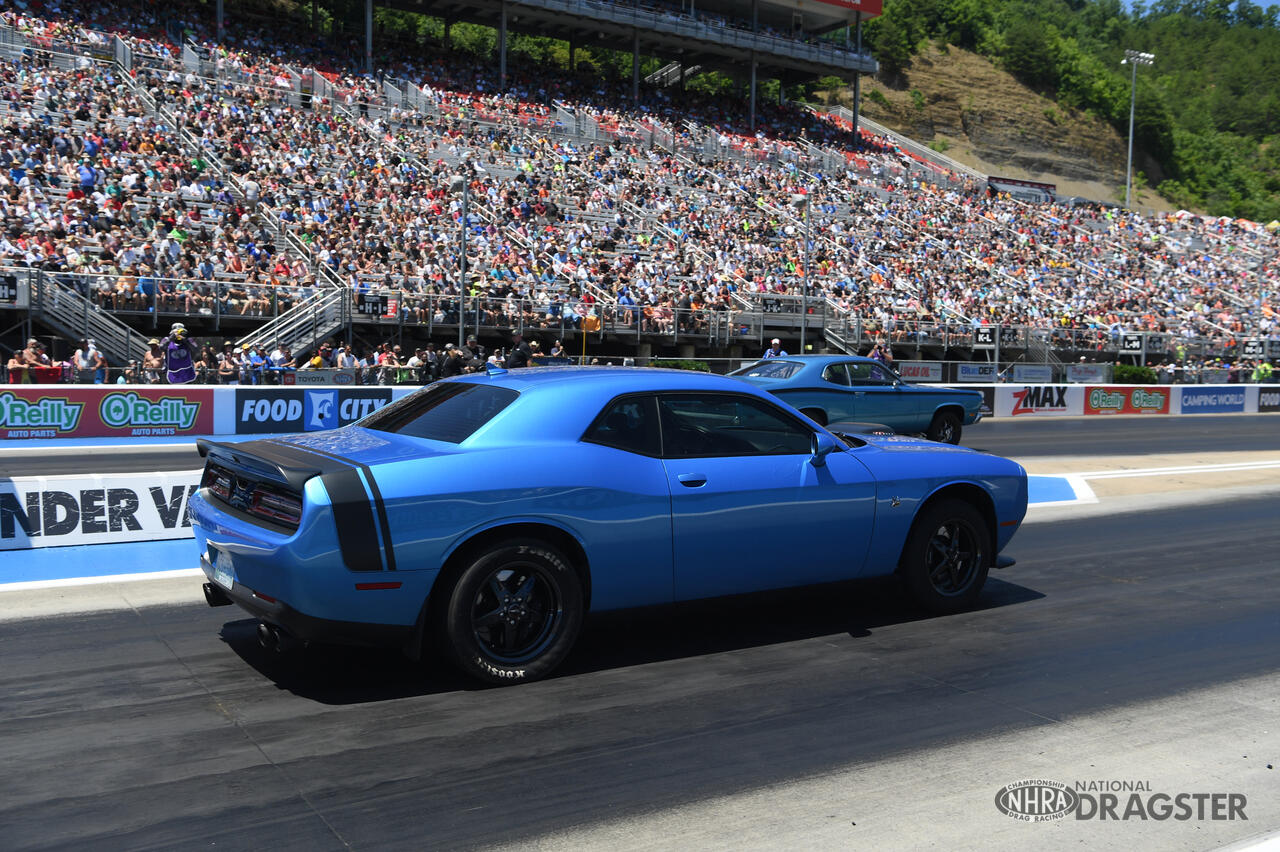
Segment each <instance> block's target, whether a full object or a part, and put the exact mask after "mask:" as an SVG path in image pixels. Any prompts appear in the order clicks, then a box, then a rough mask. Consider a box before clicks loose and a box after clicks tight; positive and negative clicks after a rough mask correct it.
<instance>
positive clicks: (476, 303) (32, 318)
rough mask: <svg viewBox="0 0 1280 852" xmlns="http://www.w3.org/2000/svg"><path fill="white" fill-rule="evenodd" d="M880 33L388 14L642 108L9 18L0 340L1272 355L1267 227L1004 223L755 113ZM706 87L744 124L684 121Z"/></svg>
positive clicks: (80, 14)
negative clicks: (609, 69)
mask: <svg viewBox="0 0 1280 852" xmlns="http://www.w3.org/2000/svg"><path fill="white" fill-rule="evenodd" d="M872 2H874V0H867V2H866V4H865V5H863V6H859V4H858V3H856V2H854V0H849V2H845V1H844V0H839V2H836V0H830V2H828V0H801V2H799V3H798V4H795V3H788V4H785V5H784V4H777V3H771V2H766V0H760V2H758V3H753V4H742V3H728V2H720V3H716V2H714V0H706V2H698V3H697V4H696V8H695V5H694V3H693V2H691V0H686V2H683V3H679V2H673V3H654V2H645V3H628V2H619V3H609V2H602V0H581V2H579V1H578V0H522V2H520V3H516V2H513V1H512V0H507V2H498V0H494V2H467V3H461V2H450V3H448V4H445V3H443V2H441V3H434V0H425V2H424V3H421V4H417V3H414V2H405V3H402V4H401V5H402V7H403V8H408V9H413V10H414V11H423V12H427V13H434V14H438V15H440V16H442V17H444V18H445V20H446V33H447V27H448V25H449V24H450V23H451V22H454V21H470V22H483V23H488V24H490V25H494V26H495V27H496V28H498V29H499V32H500V33H501V32H502V31H503V30H504V29H505V28H507V27H510V28H511V29H513V30H515V31H520V32H531V33H552V34H556V35H557V36H558V37H560V38H570V39H573V41H572V42H571V44H573V45H581V46H590V45H601V44H603V45H604V46H607V47H611V48H613V49H628V50H631V51H632V53H633V56H635V57H639V56H640V55H641V52H643V53H644V54H645V55H646V56H657V57H659V58H660V59H661V60H662V61H664V62H666V63H667V64H666V65H663V66H662V67H661V68H660V69H659V71H658V72H655V73H654V74H650V75H648V78H647V79H642V78H641V77H640V76H639V62H638V61H634V60H633V63H632V75H631V77H630V79H607V78H602V77H600V76H598V75H594V74H592V75H588V74H575V73H573V72H572V70H569V71H566V70H557V69H552V68H546V67H527V66H522V65H519V64H516V63H515V62H510V63H509V62H508V61H507V59H506V58H505V57H506V54H505V51H503V50H501V48H502V47H504V46H505V39H504V38H501V37H500V38H499V39H498V42H499V48H500V54H501V55H500V57H499V59H500V61H499V62H497V63H495V64H493V65H490V64H488V63H482V62H477V61H476V59H475V58H474V57H469V56H466V55H463V54H456V53H453V52H451V51H450V50H449V44H448V41H447V36H446V42H445V43H444V44H442V45H438V46H436V47H434V48H432V49H431V50H426V51H424V50H421V49H416V50H415V49H411V48H402V47H400V46H397V45H389V46H387V47H386V48H385V49H379V50H378V51H377V53H376V55H377V56H378V57H379V59H380V61H382V59H383V58H384V57H385V62H384V64H383V65H380V66H378V67H374V68H372V70H370V65H371V58H372V57H373V56H375V53H374V50H373V47H372V45H371V43H370V41H369V40H368V39H366V44H365V47H366V50H365V52H364V54H363V55H360V54H359V52H352V51H350V50H345V49H343V48H342V47H341V46H336V45H335V46H327V47H326V46H323V45H322V44H321V42H320V41H318V40H317V39H316V38H315V37H314V36H313V35H311V34H309V33H307V32H306V31H305V30H304V29H303V28H302V27H301V26H300V25H299V22H290V21H261V20H256V19H255V20H251V19H248V18H246V19H245V20H239V19H237V17H236V15H235V8H234V7H233V8H232V9H231V10H230V14H228V16H227V17H226V19H225V20H222V19H220V18H219V17H218V16H213V15H209V14H208V10H207V9H206V7H204V6H199V5H193V6H190V7H184V6H181V5H177V6H174V7H172V9H173V10H172V12H171V13H169V14H170V16H169V17H167V18H156V17H149V16H148V15H139V13H138V10H137V9H136V7H133V6H131V5H130V4H122V5H120V6H116V5H115V4H111V3H105V4H94V5H93V6H92V7H88V6H86V7H84V8H80V9H73V10H72V11H66V10H64V11H63V12H62V13H60V14H54V13H52V12H46V13H44V14H40V13H39V11H38V9H35V11H33V12H32V13H17V12H14V11H6V12H4V13H3V21H2V22H0V58H2V59H3V66H0V121H3V122H4V125H5V129H6V133H5V138H4V140H3V141H2V142H0V165H2V166H3V173H2V174H0V212H2V213H3V215H4V219H5V222H4V234H3V235H2V236H0V326H3V325H10V326H12V327H11V328H10V329H9V330H8V331H7V332H6V333H5V335H4V336H3V337H0V341H3V343H4V344H8V345H10V346H15V347H16V345H17V343H18V342H19V340H20V339H21V340H25V339H26V338H27V337H29V336H31V335H32V334H37V333H51V334H53V335H57V336H59V337H61V338H65V339H75V338H79V337H82V336H88V337H93V338H95V339H96V340H97V341H98V345H99V346H100V347H101V348H102V349H103V350H104V352H105V353H106V354H107V356H108V358H109V359H110V360H111V361H112V363H114V364H122V363H124V362H125V361H126V360H128V359H131V358H139V357H140V356H141V353H142V352H143V351H144V350H145V348H146V347H145V341H146V340H147V339H148V338H149V337H151V336H153V335H155V334H157V333H160V332H163V330H165V329H167V327H168V324H169V323H170V322H172V321H175V320H181V321H183V322H185V323H186V324H187V325H188V327H190V328H192V329H193V331H194V332H195V334H196V335H197V337H203V338H215V339H220V340H221V339H226V340H235V341H237V343H239V344H241V345H243V344H248V345H254V346H257V345H264V346H268V347H272V348H274V347H277V346H282V345H288V346H290V347H291V348H292V349H293V351H294V352H295V353H302V352H305V351H308V350H312V349H314V348H315V347H316V346H317V345H318V343H319V342H320V341H322V340H325V339H329V338H335V337H340V338H343V339H346V340H356V341H357V342H359V341H367V342H368V341H379V340H384V339H388V338H395V339H396V340H400V339H407V340H418V341H425V340H428V339H434V340H437V341H445V340H456V339H459V338H460V337H461V336H462V335H463V334H464V333H468V332H469V333H473V334H476V335H477V336H479V337H481V338H484V337H486V336H488V337H490V338H491V339H497V340H501V339H503V338H502V336H501V335H500V331H501V330H502V329H505V328H507V327H519V328H525V329H530V330H531V333H533V334H535V335H538V334H545V335H546V336H547V337H548V338H556V339H560V340H563V341H566V345H567V347H568V349H569V350H570V351H575V350H576V349H577V348H578V347H577V346H575V345H574V344H575V343H580V342H581V341H582V340H583V338H589V339H590V340H591V342H592V350H593V351H608V352H611V353H616V354H631V353H636V354H640V355H642V356H648V355H658V354H681V355H691V354H695V353H697V354H702V355H721V356H730V357H733V356H735V355H741V354H743V353H745V354H746V355H747V356H748V357H749V356H750V355H751V354H754V353H755V352H756V351H757V350H758V349H761V348H763V342H764V341H766V340H768V339H769V338H771V337H775V336H777V337H782V338H784V339H785V340H787V341H788V343H789V345H792V346H793V347H794V343H793V341H795V340H796V339H797V338H798V337H799V336H800V329H801V326H802V324H803V325H804V327H805V330H806V333H807V340H808V341H809V342H814V343H815V345H816V346H818V347H829V348H833V349H838V350H844V351H865V350H866V349H867V348H869V347H870V345H871V344H872V343H873V342H874V341H876V340H881V339H883V340H887V341H891V342H893V343H894V344H895V345H896V346H897V347H898V348H899V351H900V352H901V351H903V350H906V351H908V352H911V351H914V352H915V353H916V354H917V356H918V357H921V358H943V357H946V358H948V359H952V360H954V359H966V358H975V357H976V358H988V357H991V353H990V352H988V351H987V350H985V349H982V348H975V347H974V334H975V328H977V327H979V326H983V325H996V326H1001V327H1002V328H1004V329H1005V330H1004V332H1002V333H1001V334H1000V335H999V340H1000V341H1001V345H1002V347H1003V350H1004V354H1005V358H1006V359H1012V358H1014V357H1022V358H1024V359H1026V360H1028V361H1039V362H1046V361H1053V360H1056V359H1059V358H1071V359H1074V358H1075V357H1076V356H1077V355H1079V354H1088V355H1090V356H1093V357H1098V356H1099V354H1100V353H1101V355H1102V356H1103V357H1107V358H1114V357H1116V355H1118V354H1120V353H1121V351H1122V346H1123V345H1124V341H1125V338H1126V337H1132V335H1135V334H1137V335H1143V336H1144V337H1143V341H1144V342H1143V348H1142V351H1143V352H1144V354H1146V355H1148V356H1149V357H1151V359H1152V360H1156V361H1158V360H1160V359H1162V358H1165V357H1174V355H1175V354H1177V355H1178V356H1180V357H1186V358H1206V357H1226V358H1238V357H1240V356H1241V355H1242V354H1243V353H1242V347H1243V344H1244V342H1245V341H1261V345H1262V347H1263V350H1262V351H1263V353H1264V354H1268V355H1272V356H1274V355H1280V350H1278V349H1277V348H1276V347H1277V346H1278V345H1280V329H1277V326H1276V323H1275V309H1276V307H1277V306H1276V302H1275V300H1276V286H1275V285H1276V281H1277V269H1278V265H1280V263H1278V261H1277V237H1276V236H1275V234H1273V233H1270V232H1268V231H1266V230H1265V229H1262V228H1259V227H1257V226H1255V225H1253V224H1252V223H1246V222H1233V221H1229V220H1215V219H1207V218H1204V217H1200V216H1194V215H1191V214H1185V213H1181V212H1180V213H1179V214H1175V215H1169V216H1142V215H1139V214H1138V213H1136V212H1126V211H1120V210H1112V209H1105V208H1100V207H1087V206H1086V207H1071V206H1067V205H1063V204H1057V203H1053V204H1027V203H1023V202H1021V201H1018V200H1016V199H1012V198H1008V197H999V196H995V197H992V196H989V195H988V194H987V193H986V191H985V185H984V183H983V182H982V181H981V180H978V179H976V178H975V177H974V176H973V175H972V174H969V173H965V172H962V171H959V170H957V169H954V168H951V167H950V164H947V163H940V162H938V161H937V159H936V158H929V157H927V156H926V155H925V153H926V152H922V151H921V150H920V149H913V148H908V147H906V146H904V145H901V144H898V142H896V141H895V140H893V139H891V138H889V137H887V136H885V135H878V134H871V133H868V132H866V129H865V128H860V127H857V126H856V125H855V124H854V123H853V121H852V120H851V119H854V118H856V116H850V115H848V114H827V113H824V112H820V111H816V110H813V109H810V108H809V107H807V106H805V105H802V104H788V103H770V104H764V103H757V99H756V98H755V93H756V86H755V84H754V81H755V80H756V75H757V74H770V75H773V76H774V77H775V78H782V79H784V80H785V79H795V78H796V77H797V76H798V75H802V74H809V75H816V74H831V73H840V74H842V75H844V76H852V77H854V79H855V80H856V78H857V75H858V74H860V73H866V72H869V71H874V60H872V59H871V58H870V57H869V56H867V54H866V53H865V52H863V51H861V50H860V45H859V41H860V40H859V38H858V35H857V30H858V28H859V26H860V23H861V21H862V20H863V19H865V18H866V17H867V16H870V15H873V14H875V13H876V12H878V11H879V10H878V8H875V9H872V8H870V6H871V3H872ZM34 8H35V7H33V9H34ZM370 8H371V7H370ZM743 9H747V10H748V14H746V15H741V14H740V12H741V10H743ZM735 13H737V14H735ZM606 19H608V21H606ZM504 21H505V24H504ZM126 27H127V28H126ZM690 28H695V29H696V30H697V33H699V34H700V35H698V36H697V37H694V36H693V35H691V33H692V30H691V29H690ZM682 51H683V52H682ZM695 68H696V69H711V68H716V69H728V70H731V71H733V72H735V73H736V74H738V75H739V76H741V77H742V78H743V84H744V86H743V87H744V94H745V97H744V98H743V99H741V100H732V99H708V98H705V97H701V96H698V95H696V94H694V93H693V92H691V91H686V90H685V89H684V87H683V86H682V85H681V83H682V81H684V80H685V79H686V78H687V76H688V74H689V73H692V70H691V69H695ZM797 198H805V199H807V200H808V203H807V205H806V206H807V212H808V214H809V217H810V221H809V222H808V223H807V224H808V228H807V229H806V223H805V221H804V217H805V213H804V212H802V211H801V210H800V209H799V208H798V207H797V206H796V204H795V200H796V199H797ZM806 231H807V232H808V234H809V236H808V239H807V240H806ZM802 294H803V296H802ZM1267 347H1271V348H1270V349H1268V348H1267ZM6 351H7V350H6Z"/></svg>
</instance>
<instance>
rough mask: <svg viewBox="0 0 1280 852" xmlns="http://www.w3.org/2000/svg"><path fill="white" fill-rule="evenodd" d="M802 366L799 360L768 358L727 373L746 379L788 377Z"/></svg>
mask: <svg viewBox="0 0 1280 852" xmlns="http://www.w3.org/2000/svg"><path fill="white" fill-rule="evenodd" d="M803 366H804V365H803V364H801V363H800V362H799V361H778V360H775V359H773V358H770V359H769V360H768V361H761V362H760V363H759V364H752V365H751V366H750V367H743V368H742V369H741V370H734V371H733V372H732V373H730V374H729V375H731V376H742V377H744V378H748V379H789V378H791V377H792V376H794V375H795V374H796V373H798V372H800V368H801V367H803Z"/></svg>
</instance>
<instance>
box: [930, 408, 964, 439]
mask: <svg viewBox="0 0 1280 852" xmlns="http://www.w3.org/2000/svg"><path fill="white" fill-rule="evenodd" d="M962 428H963V427H962V426H961V425H960V418H959V417H956V416H955V415H954V414H952V413H951V412H950V411H939V412H938V413H937V414H935V415H933V422H931V423H930V424H929V431H928V432H927V433H926V437H928V439H929V440H930V441H938V442H939V443H943V444H958V443H960V432H961V430H962Z"/></svg>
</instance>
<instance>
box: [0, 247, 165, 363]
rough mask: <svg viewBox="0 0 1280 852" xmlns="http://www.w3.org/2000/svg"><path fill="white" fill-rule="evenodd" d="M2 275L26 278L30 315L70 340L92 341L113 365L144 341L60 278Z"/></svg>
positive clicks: (20, 272) (19, 272)
mask: <svg viewBox="0 0 1280 852" xmlns="http://www.w3.org/2000/svg"><path fill="white" fill-rule="evenodd" d="M3 272H4V274H6V275H13V276H15V277H23V278H25V279H26V281H27V284H28V285H29V287H30V292H31V315H32V316H33V317H35V318H37V319H39V320H41V321H43V322H45V323H47V324H48V325H50V326H52V327H53V328H55V329H57V330H58V331H59V332H61V333H62V334H63V335H65V336H66V337H67V338H68V339H70V340H79V339H80V338H91V339H93V340H94V341H95V342H96V343H97V345H98V348H99V349H100V350H101V351H102V353H103V354H104V355H105V356H106V357H107V358H108V359H110V360H111V362H112V363H115V364H123V363H126V362H127V361H128V360H129V359H130V358H131V357H137V355H136V353H138V352H139V351H141V350H142V349H144V348H145V346H143V344H144V343H145V341H146V338H145V337H144V336H143V335H142V334H141V333H139V332H137V331H134V330H133V329H132V328H130V327H129V326H128V325H126V324H124V323H123V322H121V321H120V320H119V319H117V318H116V317H114V316H112V315H111V314H109V313H104V312H103V311H102V309H101V308H100V307H99V306H98V305H96V304H94V303H93V301H92V300H91V299H89V298H87V297H86V295H85V294H82V293H81V292H79V291H78V290H77V289H74V288H72V287H66V286H63V284H62V283H61V282H60V281H59V277H60V276H54V275H49V274H46V273H45V272H44V271H43V270H38V269H37V270H32V269H5V270H3Z"/></svg>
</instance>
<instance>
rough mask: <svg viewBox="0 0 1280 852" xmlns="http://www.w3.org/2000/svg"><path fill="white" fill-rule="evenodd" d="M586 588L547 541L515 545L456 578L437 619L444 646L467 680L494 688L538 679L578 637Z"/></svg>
mask: <svg viewBox="0 0 1280 852" xmlns="http://www.w3.org/2000/svg"><path fill="white" fill-rule="evenodd" d="M582 611H583V596H582V581H581V580H580V579H579V577H578V573H577V572H576V571H575V570H574V568H573V566H572V565H571V564H570V563H569V560H568V559H566V558H565V557H564V555H563V554H562V553H560V552H559V551H558V550H556V549H555V548H554V547H552V546H551V545H549V544H547V543H546V542H543V541H537V540H529V541H516V540H508V541H503V542H500V543H498V544H495V545H493V546H491V547H489V548H487V549H485V550H484V551H483V552H482V553H480V554H479V555H478V556H476V557H475V558H474V559H473V560H472V561H471V562H470V563H469V564H468V565H467V566H466V567H465V568H463V569H462V571H461V572H459V573H458V574H457V576H456V579H454V581H453V583H452V586H451V587H450V588H449V590H448V592H447V593H446V597H445V598H444V599H443V604H442V607H441V611H440V612H439V615H438V617H437V619H436V632H437V638H438V640H439V647H440V648H441V650H442V651H443V652H444V654H445V656H446V657H448V658H449V660H450V661H451V662H452V663H453V664H454V665H455V666H457V667H458V668H459V669H461V670H462V672H463V673H465V674H467V675H470V676H471V677H474V678H476V679H477V680H481V681H484V682H486V683H491V684H504V685H505V684H514V683H524V682H528V681H534V680H538V679H540V678H543V677H546V676H547V675H548V674H550V673H551V672H552V671H553V670H554V669H555V668H556V666H558V665H560V663H561V662H562V661H563V660H564V658H565V656H566V655H567V654H568V653H569V650H570V649H571V648H572V647H573V643H574V642H575V641H576V640H577V638H578V631H579V630H580V629H581V627H582V616H583V612H582Z"/></svg>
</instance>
